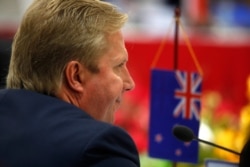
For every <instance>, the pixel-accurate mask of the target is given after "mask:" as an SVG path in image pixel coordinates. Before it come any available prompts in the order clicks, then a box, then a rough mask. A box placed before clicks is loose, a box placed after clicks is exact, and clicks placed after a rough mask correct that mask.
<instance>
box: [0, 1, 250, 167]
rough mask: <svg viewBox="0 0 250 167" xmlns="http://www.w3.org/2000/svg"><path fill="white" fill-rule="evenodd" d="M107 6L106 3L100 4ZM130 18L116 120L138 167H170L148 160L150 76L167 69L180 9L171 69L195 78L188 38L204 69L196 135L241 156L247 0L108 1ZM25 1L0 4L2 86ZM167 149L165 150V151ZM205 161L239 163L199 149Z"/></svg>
mask: <svg viewBox="0 0 250 167" xmlns="http://www.w3.org/2000/svg"><path fill="white" fill-rule="evenodd" d="M107 1H108V0H107ZM109 2H111V3H113V4H115V5H117V6H118V7H119V8H120V10H122V11H124V12H127V13H128V14H129V22H128V24H127V25H126V26H125V28H124V34H125V41H126V46H127V49H128V53H129V56H130V57H129V63H128V66H129V69H130V70H131V75H132V76H133V77H134V80H135V82H136V88H135V89H134V91H132V92H130V93H128V94H127V95H126V96H125V98H124V103H123V105H122V107H121V109H120V111H119V112H117V115H116V122H115V123H116V124H117V125H118V126H121V127H123V128H125V129H126V130H127V131H128V132H129V133H130V134H131V136H132V138H133V139H134V141H135V142H136V145H137V148H138V150H139V152H140V158H141V164H142V167H170V166H172V165H173V163H172V162H171V161H169V160H164V159H157V158H152V157H149V156H148V126H149V125H148V123H149V113H150V110H149V108H150V70H151V68H152V61H153V60H154V58H155V56H156V53H158V52H159V50H160V46H161V45H162V44H163V45H164V48H163V49H162V50H161V56H160V58H159V61H158V62H157V64H156V66H155V68H162V69H167V70H174V63H173V61H174V56H173V55H174V26H175V24H174V11H175V8H176V7H179V9H180V11H181V16H180V21H181V25H182V27H183V31H180V33H179V43H178V53H179V54H178V55H179V56H178V70H184V71H190V72H197V67H196V66H195V63H194V61H193V59H192V58H191V55H190V50H188V47H187V42H186V41H185V40H184V36H185V35H187V36H188V38H189V41H190V44H191V46H192V48H193V51H194V52H195V55H196V57H197V60H198V62H199V64H200V66H201V68H202V70H203V86H202V87H203V88H202V92H203V93H202V109H201V126H200V133H199V137H200V138H202V139H204V140H209V141H211V142H215V143H217V144H220V145H222V146H224V147H228V148H231V149H233V150H236V151H238V152H240V151H241V149H242V146H243V145H244V142H245V139H246V138H247V137H248V135H249V132H250V131H249V125H250V124H249V122H250V0H185V1H184V0H109ZM30 3H31V0H0V86H1V88H3V87H4V85H5V76H6V74H7V70H8V63H9V57H10V53H11V42H12V38H13V35H14V33H15V31H16V29H17V27H18V25H19V23H20V20H21V17H22V15H23V12H24V11H25V9H26V8H27V6H28V5H29V4H30ZM166 149H167V148H166ZM206 158H216V159H221V160H227V161H230V162H238V160H239V157H237V156H235V155H233V154H230V153H227V152H225V151H222V150H219V149H216V148H212V147H210V146H205V145H203V144H200V149H199V162H198V164H187V163H177V164H175V165H176V166H178V167H185V166H186V167H189V166H197V167H198V166H199V167H200V166H204V161H205V159H206Z"/></svg>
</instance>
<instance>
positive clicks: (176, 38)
mask: <svg viewBox="0 0 250 167" xmlns="http://www.w3.org/2000/svg"><path fill="white" fill-rule="evenodd" d="M179 21H180V8H179V7H178V6H177V7H176V8H175V33H174V70H177V69H178V53H179V50H178V49H179ZM173 167H177V162H175V161H174V162H173Z"/></svg>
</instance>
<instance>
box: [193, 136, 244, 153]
mask: <svg viewBox="0 0 250 167" xmlns="http://www.w3.org/2000/svg"><path fill="white" fill-rule="evenodd" d="M193 140H197V141H200V142H202V143H206V144H208V145H211V146H214V147H218V148H220V149H222V150H225V151H228V152H231V153H233V154H236V155H240V153H238V152H236V151H234V150H231V149H228V148H225V147H222V146H219V145H217V144H214V143H210V142H208V141H205V140H202V139H199V138H194V139H193Z"/></svg>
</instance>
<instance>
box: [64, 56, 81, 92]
mask: <svg viewBox="0 0 250 167" xmlns="http://www.w3.org/2000/svg"><path fill="white" fill-rule="evenodd" d="M64 75H65V82H66V83H67V84H68V87H69V88H70V89H72V90H73V91H76V92H82V91H83V84H82V83H83V79H84V67H83V65H82V64H81V63H80V62H78V61H70V62H69V63H68V64H67V65H66V68H65V71H64Z"/></svg>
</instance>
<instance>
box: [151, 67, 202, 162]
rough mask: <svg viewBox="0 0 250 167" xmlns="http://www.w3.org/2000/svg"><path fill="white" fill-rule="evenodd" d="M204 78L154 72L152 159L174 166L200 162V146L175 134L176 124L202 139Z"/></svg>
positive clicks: (152, 85) (152, 88)
mask: <svg viewBox="0 0 250 167" xmlns="http://www.w3.org/2000/svg"><path fill="white" fill-rule="evenodd" d="M201 83H202V77H201V76H200V75H199V74H197V73H188V72H184V71H166V70H156V69H154V70H152V73H151V106H150V127H149V156H151V157H155V158H162V159H168V160H172V161H174V162H188V163H197V162H198V143H197V142H196V141H193V142H186V143H185V142H182V141H180V140H178V139H176V138H175V136H173V134H172V128H173V126H174V125H176V124H180V125H185V126H188V127H189V128H191V129H192V130H193V132H194V135H196V136H198V132H199V124H200V108H201V103H200V98H201Z"/></svg>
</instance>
